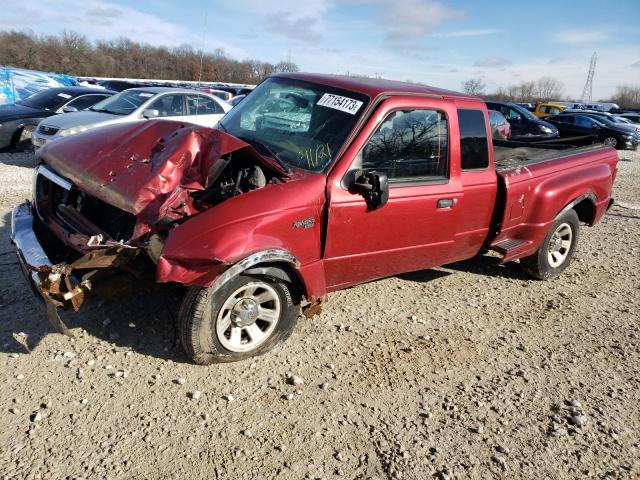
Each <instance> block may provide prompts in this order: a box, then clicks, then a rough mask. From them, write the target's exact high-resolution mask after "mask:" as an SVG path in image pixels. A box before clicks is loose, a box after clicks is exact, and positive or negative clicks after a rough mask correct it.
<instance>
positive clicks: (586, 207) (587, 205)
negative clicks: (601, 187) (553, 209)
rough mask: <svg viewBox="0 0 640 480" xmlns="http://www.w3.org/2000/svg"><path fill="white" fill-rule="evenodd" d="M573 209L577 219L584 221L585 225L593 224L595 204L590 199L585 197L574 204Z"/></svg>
mask: <svg viewBox="0 0 640 480" xmlns="http://www.w3.org/2000/svg"><path fill="white" fill-rule="evenodd" d="M573 209H574V210H575V211H576V213H577V214H578V219H579V220H580V221H581V222H583V223H586V224H587V225H591V224H593V219H594V217H595V215H596V206H595V205H594V203H593V201H592V200H591V199H589V198H585V199H584V200H582V201H581V202H578V203H577V204H576V205H574V206H573Z"/></svg>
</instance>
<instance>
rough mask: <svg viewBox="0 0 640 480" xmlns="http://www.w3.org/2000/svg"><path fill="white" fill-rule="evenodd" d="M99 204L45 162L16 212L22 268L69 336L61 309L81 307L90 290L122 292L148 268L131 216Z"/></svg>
mask: <svg viewBox="0 0 640 480" xmlns="http://www.w3.org/2000/svg"><path fill="white" fill-rule="evenodd" d="M100 203H101V202H100V201H98V200H96V199H94V198H92V197H90V196H89V195H87V194H85V193H83V192H81V191H79V190H78V189H76V188H74V187H73V186H72V185H71V184H70V183H69V182H68V181H67V180H65V179H64V178H62V177H60V176H58V175H57V174H56V173H55V172H53V171H52V170H51V169H49V168H48V167H47V166H46V165H41V166H39V167H38V168H37V169H36V171H35V178H34V200H33V202H25V203H22V204H20V205H18V206H17V207H15V208H14V210H13V212H12V216H11V240H12V242H13V243H14V244H15V246H16V253H17V256H18V261H19V264H20V266H21V268H22V271H23V273H24V274H25V276H26V278H27V279H28V281H29V283H30V285H31V287H32V289H33V290H34V293H36V294H37V296H39V297H41V298H42V300H43V301H44V303H45V306H46V310H47V318H48V319H49V321H50V323H51V324H52V325H53V326H54V327H55V328H56V329H57V330H58V331H60V332H61V333H64V334H66V335H69V336H71V332H70V330H69V329H68V328H67V327H66V326H65V325H64V323H63V322H62V320H61V319H60V316H59V315H58V308H63V309H71V310H74V311H78V310H79V309H80V307H81V306H82V304H83V303H84V301H85V299H86V297H87V296H89V295H91V294H98V295H100V294H102V295H106V296H108V295H110V294H113V293H114V292H118V291H122V289H123V288H124V287H125V285H127V284H128V283H129V282H130V280H131V277H132V276H133V277H134V278H135V277H136V276H139V275H141V274H142V273H143V271H144V270H145V269H146V268H147V266H148V262H146V261H145V260H144V259H143V258H142V256H140V257H139V253H140V251H141V249H140V248H139V247H137V246H131V245H128V244H127V243H126V235H127V232H129V231H131V228H132V223H131V218H129V216H128V215H127V214H126V212H120V213H118V212H116V211H115V209H110V207H109V206H108V205H100ZM94 221H95V223H94ZM107 232H109V233H107Z"/></svg>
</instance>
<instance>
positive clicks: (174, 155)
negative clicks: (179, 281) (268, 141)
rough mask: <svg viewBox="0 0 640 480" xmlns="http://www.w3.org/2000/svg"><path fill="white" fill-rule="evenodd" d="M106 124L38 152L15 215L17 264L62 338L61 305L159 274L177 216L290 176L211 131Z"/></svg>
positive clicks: (163, 124) (118, 290)
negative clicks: (25, 197)
mask: <svg viewBox="0 0 640 480" xmlns="http://www.w3.org/2000/svg"><path fill="white" fill-rule="evenodd" d="M107 129H108V131H107ZM107 129H103V130H104V131H102V132H97V131H95V132H88V133H86V134H83V135H77V136H74V137H72V138H68V139H62V140H59V141H56V142H52V143H51V144H49V145H47V146H45V147H43V148H42V149H40V150H39V151H38V153H37V158H38V160H39V162H40V164H39V166H38V167H37V168H36V170H35V175H34V188H33V200H32V201H30V202H29V201H27V202H25V203H23V204H21V205H18V206H17V207H16V208H15V209H14V211H13V214H12V230H11V232H12V233H11V239H12V241H13V243H14V244H15V246H16V249H17V255H18V259H19V262H20V265H21V267H22V270H23V272H24V273H25V276H26V277H27V279H28V280H29V282H30V283H31V286H32V287H33V289H34V291H35V292H36V293H37V295H38V296H39V297H41V298H42V299H43V300H44V303H45V305H46V308H47V317H48V319H49V321H50V322H51V323H52V325H53V326H54V327H55V328H56V329H57V330H58V331H60V332H61V333H65V334H67V335H70V331H69V330H68V329H67V327H66V326H65V325H64V324H63V322H62V321H61V319H60V317H59V315H58V309H59V308H62V309H68V310H74V311H77V310H78V309H79V308H80V307H81V306H82V304H83V303H84V302H85V300H86V298H87V297H88V296H89V295H99V296H106V297H112V296H114V295H117V294H120V293H122V292H123V291H125V290H126V289H128V288H129V287H130V286H131V284H132V283H133V282H135V281H136V280H137V279H139V278H141V277H142V276H143V275H144V274H145V273H147V272H153V271H154V270H155V268H156V264H158V263H159V262H160V261H161V254H162V249H163V246H164V242H165V239H166V238H167V236H168V235H170V233H171V232H172V231H174V230H175V229H176V228H177V227H179V226H180V224H181V223H182V222H184V221H185V220H187V219H189V218H191V217H193V216H196V215H198V213H200V212H202V211H204V210H207V209H210V208H212V207H214V206H216V205H217V204H219V203H221V202H224V201H226V200H228V199H230V198H233V197H235V196H238V195H242V194H244V193H247V192H249V191H252V190H256V189H260V188H264V187H265V186H267V185H274V184H279V183H282V182H283V181H284V179H285V178H286V176H287V173H286V172H284V171H280V170H279V169H278V167H277V166H274V165H273V164H272V163H270V162H269V161H266V160H265V159H264V158H263V157H262V156H260V155H259V154H258V153H257V152H256V151H255V150H254V149H253V148H252V147H250V146H249V145H247V144H246V143H244V142H242V141H240V140H238V139H236V138H235V137H232V136H229V135H226V134H224V133H222V132H219V131H217V130H212V129H207V128H204V127H198V126H185V125H184V124H181V123H178V122H169V121H149V122H144V124H133V125H121V126H114V127H107ZM232 157H233V160H232ZM210 260H212V259H210Z"/></svg>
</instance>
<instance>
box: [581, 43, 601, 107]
mask: <svg viewBox="0 0 640 480" xmlns="http://www.w3.org/2000/svg"><path fill="white" fill-rule="evenodd" d="M597 61H598V53H597V52H593V55H592V56H591V63H590V64H589V73H587V81H586V83H585V84H584V88H583V89H582V98H581V101H582V103H591V102H592V99H593V75H594V74H595V73H596V62H597Z"/></svg>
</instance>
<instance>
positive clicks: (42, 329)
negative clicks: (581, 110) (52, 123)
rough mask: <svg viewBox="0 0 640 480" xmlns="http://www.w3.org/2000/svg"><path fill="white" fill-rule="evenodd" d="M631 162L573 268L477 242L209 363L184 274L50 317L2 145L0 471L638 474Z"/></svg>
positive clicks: (638, 244) (26, 164)
mask: <svg viewBox="0 0 640 480" xmlns="http://www.w3.org/2000/svg"><path fill="white" fill-rule="evenodd" d="M621 158H622V159H623V160H624V161H621V162H620V173H619V176H618V182H617V185H616V189H615V196H616V198H617V199H618V200H619V201H620V202H621V205H620V206H617V207H614V208H613V209H612V210H611V211H610V212H609V214H607V216H606V217H605V218H604V220H603V221H602V223H601V224H600V225H598V226H597V227H595V228H590V229H584V230H583V231H582V233H583V235H582V237H581V238H580V244H579V246H578V252H577V258H576V261H575V263H573V265H572V266H571V267H570V268H569V270H568V271H567V272H565V274H564V275H563V276H562V277H561V278H560V279H557V280H555V281H551V282H537V281H531V280H529V279H528V278H526V277H525V276H524V275H523V274H522V273H521V272H520V270H519V268H518V265H517V264H516V263H514V264H508V265H506V266H503V267H497V266H495V265H493V263H492V259H491V258H489V257H481V258H478V259H474V260H472V261H467V262H462V263H459V264H455V265H450V266H447V267H446V268H439V269H435V270H428V271H423V272H418V273H414V274H410V275H402V276H400V277H394V278H389V279H386V280H382V281H377V282H372V283H368V284H366V285H361V286H358V287H355V288H352V289H350V290H347V291H343V292H340V293H337V294H334V295H333V296H331V297H330V300H329V302H328V304H327V305H326V307H325V308H324V311H323V313H322V314H321V315H320V316H319V317H316V318H314V319H313V320H307V319H300V321H299V323H298V326H297V328H296V330H295V333H294V334H293V336H292V338H291V339H290V340H289V341H288V342H287V343H286V344H284V345H283V346H282V347H281V348H280V349H279V350H277V351H276V352H273V353H271V354H269V355H266V356H264V357H260V358H258V359H256V360H255V361H247V362H243V363H236V364H229V365H221V366H213V367H200V366H196V365H192V364H189V363H188V362H187V360H186V358H185V356H184V355H183V353H182V350H181V348H180V346H179V345H178V342H177V340H176V335H175V331H174V326H173V318H174V315H175V314H174V310H175V305H176V302H177V299H176V298H177V295H178V294H179V293H180V292H179V291H177V290H176V289H172V288H160V289H153V290H149V291H141V292H139V293H138V294H137V295H135V296H133V297H129V298H126V299H122V300H118V301H105V302H100V303H94V304H93V305H90V306H89V307H88V309H87V310H86V311H84V312H83V313H81V314H79V315H76V316H74V315H67V316H66V319H67V320H68V323H69V324H70V326H71V327H73V329H74V332H75V333H76V337H77V338H76V339H75V340H72V339H69V338H67V337H64V336H62V335H59V334H53V333H52V330H51V328H50V327H49V325H48V324H47V322H46V320H45V318H44V316H43V312H42V311H41V309H40V307H39V304H38V303H37V302H36V300H35V299H33V298H32V296H31V292H30V290H29V289H28V287H27V284H26V282H25V281H24V280H23V278H22V276H21V274H20V271H19V268H18V266H17V265H16V263H15V259H14V256H13V253H12V247H11V245H10V243H9V230H10V225H9V223H10V211H11V207H12V206H13V205H15V204H16V203H18V202H20V201H21V200H22V199H24V198H26V197H28V196H29V194H30V185H31V183H30V182H31V167H32V165H33V158H32V156H30V155H28V154H3V155H0V179H1V182H2V183H1V185H2V188H1V192H0V208H1V212H2V219H1V220H0V232H1V233H0V235H1V237H0V242H1V245H2V246H1V247H0V255H1V256H0V311H1V312H2V313H1V315H0V373H1V375H2V383H3V388H2V389H1V391H0V407H1V413H0V478H6V479H22V478H27V479H35V478H43V479H67V478H69V479H71V478H76V479H77V478H100V479H103V478H111V479H129V478H145V479H147V478H148V479H165V478H194V479H200V478H207V479H227V478H233V479H262V478H285V479H288V478H292V479H301V478H314V479H315V478H318V479H319V478H326V479H329V478H336V477H340V476H343V477H345V478H349V479H384V478H393V479H395V478H403V479H425V478H430V477H431V476H434V477H436V478H440V479H451V478H478V479H480V478H482V479H487V478H531V479H565V478H585V477H594V478H604V477H611V478H639V477H640V460H639V459H640V446H639V442H640V380H639V379H640V318H639V314H638V304H639V303H640V274H639V272H640V154H638V153H628V152H621ZM23 345H27V346H28V351H27V349H26V348H25V347H24V346H23ZM289 374H293V375H296V376H298V377H300V379H301V380H303V381H304V383H303V384H302V385H299V386H297V387H294V386H291V385H289V384H288V383H287V382H286V378H287V375H289ZM194 392H200V395H198V394H196V395H195V397H198V396H199V398H198V399H194V398H192V397H193V396H194V395H193V394H194ZM290 393H293V394H294V395H292V396H291V395H289V396H288V394H290Z"/></svg>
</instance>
